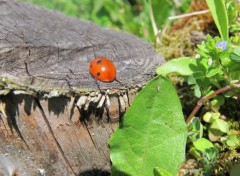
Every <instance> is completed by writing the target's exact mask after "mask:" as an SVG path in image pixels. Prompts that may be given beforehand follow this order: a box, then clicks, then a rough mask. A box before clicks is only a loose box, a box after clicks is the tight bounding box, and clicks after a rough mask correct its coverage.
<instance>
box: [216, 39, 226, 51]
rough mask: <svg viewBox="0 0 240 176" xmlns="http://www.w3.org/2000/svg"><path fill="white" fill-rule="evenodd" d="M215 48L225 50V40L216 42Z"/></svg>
mask: <svg viewBox="0 0 240 176" xmlns="http://www.w3.org/2000/svg"><path fill="white" fill-rule="evenodd" d="M216 48H222V50H223V51H224V50H226V49H227V41H222V42H217V43H216Z"/></svg>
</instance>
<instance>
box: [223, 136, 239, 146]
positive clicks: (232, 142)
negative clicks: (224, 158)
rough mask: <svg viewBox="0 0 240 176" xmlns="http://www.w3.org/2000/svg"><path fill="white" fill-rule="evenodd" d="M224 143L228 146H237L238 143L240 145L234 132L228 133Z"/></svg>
mask: <svg viewBox="0 0 240 176" xmlns="http://www.w3.org/2000/svg"><path fill="white" fill-rule="evenodd" d="M226 144H227V145H228V146H229V147H236V146H239V145H240V142H239V139H238V137H237V135H235V134H230V135H228V137H227V141H226Z"/></svg>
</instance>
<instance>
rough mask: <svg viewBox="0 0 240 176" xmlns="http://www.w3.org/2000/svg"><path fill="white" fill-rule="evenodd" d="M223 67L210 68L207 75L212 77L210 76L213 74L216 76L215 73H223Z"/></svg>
mask: <svg viewBox="0 0 240 176" xmlns="http://www.w3.org/2000/svg"><path fill="white" fill-rule="evenodd" d="M221 69H222V68H221V67H220V66H219V67H216V68H210V69H209V70H208V72H207V75H206V76H207V77H208V78H210V77H212V76H214V75H216V74H219V73H221V72H222V71H221Z"/></svg>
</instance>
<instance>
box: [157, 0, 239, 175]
mask: <svg viewBox="0 0 240 176" xmlns="http://www.w3.org/2000/svg"><path fill="white" fill-rule="evenodd" d="M207 3H208V5H209V9H210V11H211V13H212V15H213V18H214V21H215V23H216V26H217V28H218V30H219V33H220V36H221V37H214V38H213V37H211V36H210V35H208V36H207V40H206V41H204V42H202V44H201V45H198V50H197V52H198V54H197V55H196V57H195V58H189V57H182V58H178V59H173V60H171V61H169V62H167V63H166V64H164V65H163V66H161V67H159V68H158V69H157V73H158V74H159V75H163V76H167V75H168V74H176V75H180V76H182V77H183V78H185V81H186V82H187V83H188V84H189V85H190V86H192V88H193V90H194V94H195V96H197V97H199V98H200V97H202V98H201V99H200V100H199V101H198V103H197V105H196V107H195V108H194V109H193V111H192V113H191V114H190V115H189V117H188V118H187V120H186V123H187V124H188V131H189V133H188V134H189V136H188V145H189V153H190V154H191V155H192V156H193V157H195V158H196V159H198V160H200V161H201V163H202V165H203V166H202V168H203V169H202V171H201V173H202V174H203V175H212V174H213V173H212V172H213V166H214V164H215V162H216V159H217V157H218V153H219V150H220V148H219V147H216V146H215V145H214V142H216V141H217V142H218V143H220V145H221V147H223V148H226V147H231V148H232V149H233V150H234V149H237V148H238V146H239V136H237V134H234V133H233V132H232V131H233V130H231V129H230V121H226V120H224V118H222V116H221V114H220V113H219V109H220V108H221V106H223V105H225V100H226V99H231V98H235V97H239V92H240V71H239V70H240V42H239V41H240V40H239V36H238V35H236V36H232V37H230V38H229V32H228V30H229V25H228V21H229V16H227V14H229V13H228V12H227V9H226V7H225V1H224V0H221V1H220V0H207ZM228 3H229V2H228ZM202 105H205V106H207V109H209V110H208V111H207V112H206V113H205V114H204V115H203V122H201V120H200V119H198V118H196V117H195V115H196V113H197V112H198V110H199V109H200V107H201V106H202ZM202 123H205V124H204V125H203V124H202ZM206 133H207V135H206Z"/></svg>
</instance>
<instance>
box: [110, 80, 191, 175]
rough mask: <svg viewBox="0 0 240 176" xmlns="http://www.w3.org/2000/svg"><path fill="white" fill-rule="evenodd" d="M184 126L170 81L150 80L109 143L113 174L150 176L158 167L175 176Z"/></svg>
mask: <svg viewBox="0 0 240 176" xmlns="http://www.w3.org/2000/svg"><path fill="white" fill-rule="evenodd" d="M186 138H187V127H186V124H185V122H184V117H183V113H182V108H181V104H180V101H179V98H178V96H177V93H176V91H175V89H174V86H173V85H172V83H171V82H170V81H169V80H168V79H167V78H164V77H157V78H155V79H153V80H152V81H151V82H150V83H149V84H148V85H147V86H146V87H145V88H144V89H143V90H142V91H141V92H140V93H139V95H138V96H137V97H136V99H135V100H134V102H133V103H132V105H131V107H130V108H129V110H128V112H127V113H126V114H125V116H124V119H123V122H122V124H121V125H120V127H119V128H118V129H117V130H116V131H115V132H114V134H113V135H112V138H111V140H110V142H109V145H110V157H111V161H112V175H132V176H140V175H141V176H151V175H154V172H153V171H154V168H155V167H160V168H162V169H164V170H166V171H167V172H169V173H170V174H172V175H177V171H178V169H179V166H180V164H181V163H182V161H183V160H184V158H185V145H186Z"/></svg>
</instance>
